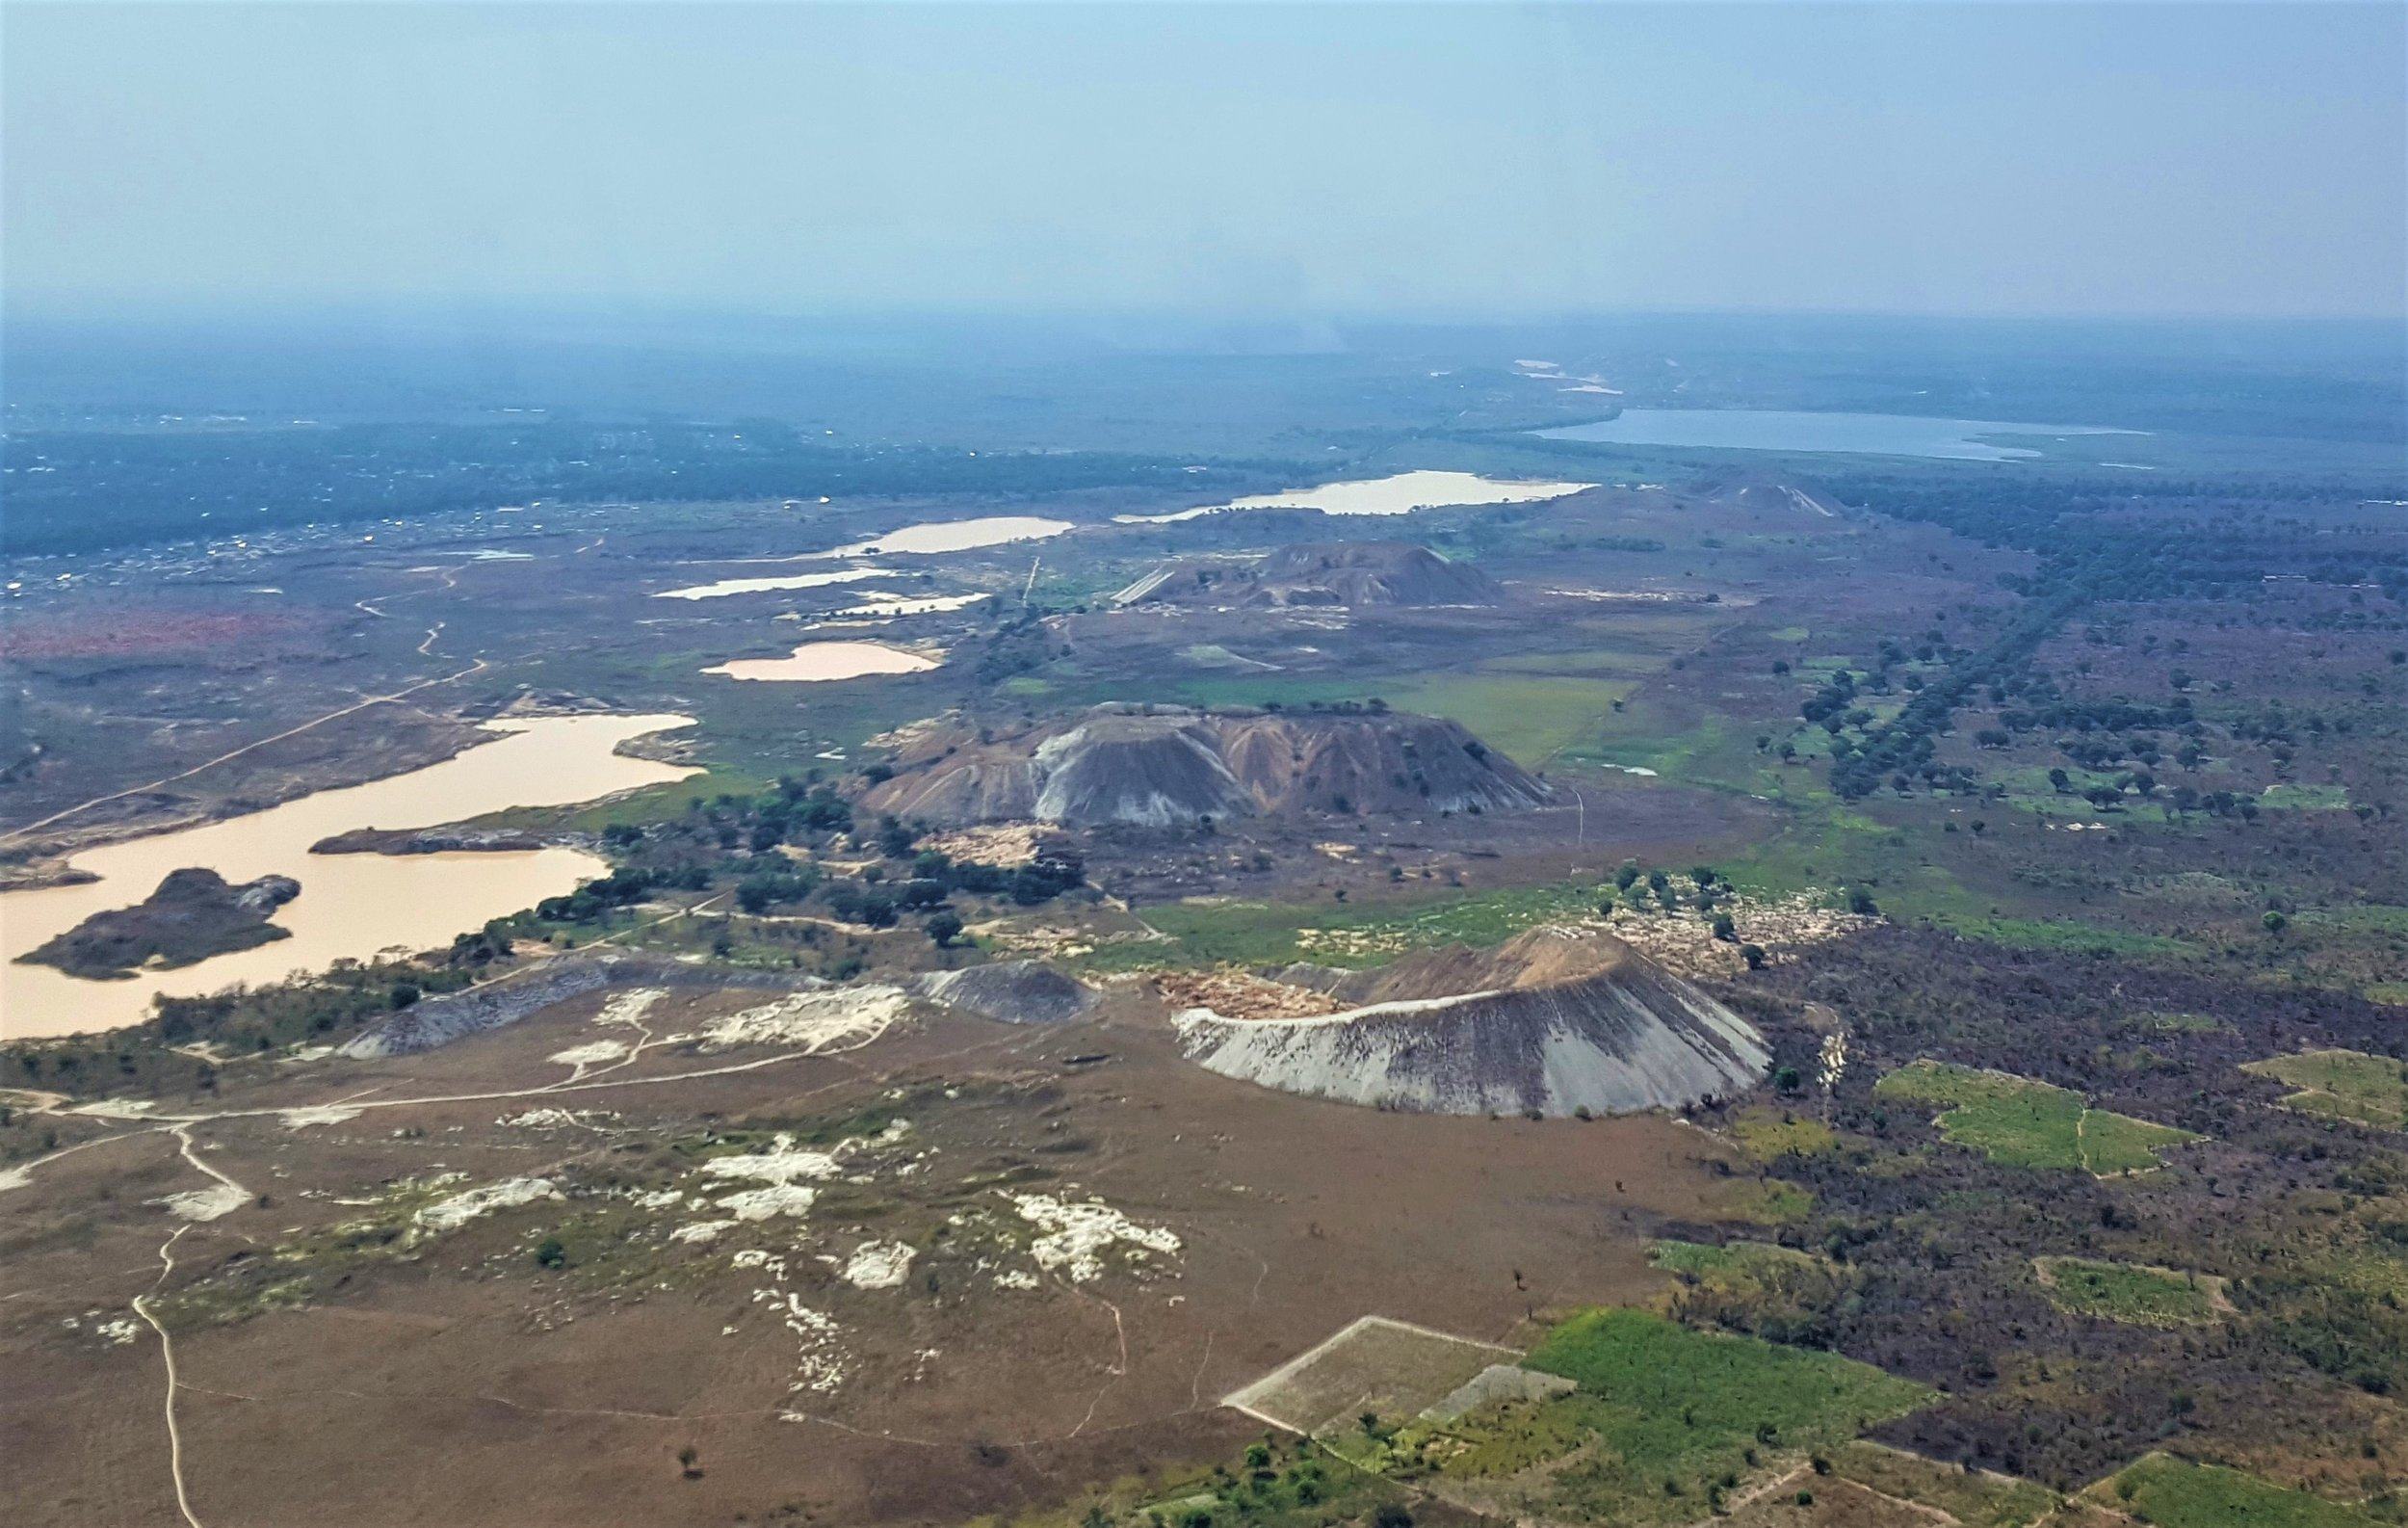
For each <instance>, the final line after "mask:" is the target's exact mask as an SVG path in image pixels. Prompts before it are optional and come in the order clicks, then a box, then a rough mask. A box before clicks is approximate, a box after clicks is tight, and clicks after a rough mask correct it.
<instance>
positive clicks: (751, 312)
mask: <svg viewBox="0 0 2408 1528" xmlns="http://www.w3.org/2000/svg"><path fill="white" fill-rule="evenodd" d="M596 318H606V319H615V320H619V321H622V322H627V323H633V324H672V323H678V322H686V323H694V322H706V323H707V322H721V323H761V322H772V323H777V324H832V325H840V326H849V327H859V328H864V329H875V328H877V327H880V326H928V325H938V324H975V325H993V326H997V327H1007V328H1014V327H1022V326H1034V325H1047V324H1063V323H1075V324H1087V325H1107V326H1140V325H1142V326H1164V325H1170V326H1177V327H1181V328H1186V329H1207V330H1209V329H1263V330H1269V329H1291V330H1304V329H1313V328H1316V327H1319V328H1324V329H1366V328H1373V329H1516V328H1525V327H1529V328H1537V327H1544V326H1548V325H1563V324H1596V323H1613V322H1629V321H1640V320H1663V319H1730V320H1748V319H1757V320H1788V321H1799V320H1814V321H1841V322H1845V321H1856V322H1879V323H1902V324H1998V325H2018V324H2028V325H2058V326H2062V325H2101V326H2108V325H2128V326H2133V327H2146V328H2155V327H2180V326H2197V325H2231V326H2242V327H2259V326H2271V327H2288V326H2296V327H2327V328H2392V329H2399V330H2400V331H2401V334H2402V337H2403V339H2408V308H2403V309H2401V310H2399V311H2384V312H2341V311H2311V310H2302V311H2296V312H2267V311H2223V312H2217V311H2191V310H2177V309H2161V310H2160V309H2151V310H2140V311H2130V310H2117V309H2105V308H2100V309H2091V308H2063V309H2051V310H2047V311H2039V310H2021V309H2017V310H2005V309H1979V308H1938V307H1933V308H1887V307H1842V306H1834V307H1815V306H1779V305H1748V304H1738V305H1694V304H1662V305H1650V304H1630V305H1624V306H1607V305H1600V306H1589V307H1549V308H1535V307H1533V308H1494V309H1483V308H1476V307H1459V308H1457V307H1437V306H1434V305H1433V306H1423V307H1414V308H1385V307H1382V308H1372V307H1363V308H1349V307H1335V308H1331V309H1328V310H1325V311H1301V310H1297V309H1296V308H1292V307H1291V308H1256V309H1245V308H1205V307H1179V306H1172V305H1161V306H1138V305H1122V306H1098V307H1073V306H1034V305H1017V304H993V305H978V304H950V303H928V304H919V305H901V304H892V303H878V304H866V303H865V304H860V305H832V304H829V305H813V306H803V307H790V306H782V305H779V304H776V303H770V302H737V301H729V300H719V301H704V300H699V299H664V298H638V297H625V296H576V297H563V296H561V295H559V294H541V295H524V296H508V297H506V296H495V295H484V296H477V297H442V296H434V295H422V296H379V295H361V296H357V297H345V298H310V299H305V300H300V301H295V302H290V303H259V302H244V301H230V302H229V301H217V300H199V299H168V300H161V299H151V298H134V297H122V298H118V297H107V298H100V297H94V298H76V299H71V300H62V299H53V298H46V297H45V298H32V299H29V298H27V297H24V296H21V295H18V294H13V293H7V292H5V291H0V326H5V327H7V328H10V329H14V328H17V327H19V326H31V327H56V328H80V329H142V328H158V327H169V326H173V327H208V326H212V325H222V324H256V325H262V326H265V325H273V324H278V323H290V322H295V321H324V320H328V319H333V320H339V321H347V322H352V323H372V322H383V323H391V322H394V321H399V320H407V321H413V322H424V321H427V320H438V321H451V323H452V324H453V325H454V326H457V325H458V324H459V323H462V322H470V323H482V324H503V325H507V324H509V323H510V322H511V321H513V320H517V321H559V320H565V319H596Z"/></svg>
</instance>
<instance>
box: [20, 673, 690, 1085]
mask: <svg viewBox="0 0 2408 1528" xmlns="http://www.w3.org/2000/svg"><path fill="white" fill-rule="evenodd" d="M693 724H694V722H693V718H691V717H683V716H667V715H663V716H555V717H531V718H524V719H518V720H513V721H508V722H495V723H492V724H489V727H488V730H490V731H491V732H492V733H493V734H494V740H493V741H492V742H489V743H484V744H481V745H479V746H477V747H475V748H471V749H469V750H467V751H464V752H460V753H456V754H454V755H453V756H452V757H450V758H448V759H445V760H443V761H442V762H441V763H439V764H430V765H428V766H427V767H426V768H425V769H420V770H411V771H409V772H408V773H407V774H404V775H394V776H388V777H385V778H383V779H380V780H371V781H369V782H368V783H367V784H365V785H353V786H349V787H346V788H344V789H341V790H330V791H320V792H318V793H317V794H315V795H312V796H303V797H300V798H298V799H296V800H294V801H289V802H286V803H284V804H282V805H280V806H272V807H269V808H268V809H267V810H265V811H258V812H250V813H248V814H246V815H244V816H241V817H229V818H226V819H224V820H223V821H221V822H214V823H203V824H201V825H199V826H198V827H194V828H183V829H178V830H175V831H173V832H165V833H152V834H150V835H148V836H147V837H143V838H130V839H127V840H126V841H125V842H123V843H117V844H109V845H106V846H105V847H102V848H99V849H93V850H89V851H87V852H85V853H83V854H80V855H76V856H73V857H72V858H71V859H70V860H69V861H68V862H69V863H70V864H72V865H73V866H74V867H75V868H76V869H78V870H88V871H91V872H92V874H94V875H96V876H98V877H100V879H99V880H98V881H96V882H87V883H83V884H80V885H72V886H44V887H40V888H39V889H36V890H31V891H12V892H9V893H7V894H5V895H0V962H5V963H0V1037H5V1038H7V1039H11V1040H21V1039H26V1038H29V1037H33V1036H39V1035H72V1034H80V1033H83V1032H85V1031H89V1030H101V1029H117V1028H119V1027H121V1026H123V1025H126V1024H132V1023H136V1022H139V1021H140V1020H141V1019H142V1018H143V1017H144V1015H145V1014H148V1013H149V1012H150V999H151V997H152V995H153V994H155V993H162V992H164V993H167V994H169V995H171V996H178V997H189V996H193V995H196V994H198V993H202V992H214V991H216V990H218V989H219V988H222V987H228V986H231V985H232V984H234V983H236V982H248V983H252V984H259V983H266V982H275V981H281V980H282V979H284V978H285V977H287V976H291V975H293V974H294V973H296V972H299V971H317V970H324V969H325V968H326V967H327V966H328V965H330V964H332V963H333V962H336V961H338V960H345V959H352V960H366V959H368V958H369V957H371V956H374V955H376V954H377V953H378V952H379V951H380V950H385V949H394V948H398V949H404V950H425V949H432V948H434V947H436V946H438V945H445V944H449V943H450V942H451V941H452V938H453V936H454V935H458V934H462V933H465V932H467V931H468V930H471V929H475V928H480V927H482V926H483V925H484V923H485V922H486V920H488V919H491V918H499V917H505V916H507V915H509V914H510V913H513V912H518V911H522V910H524V909H527V908H531V907H533V906H535V905H536V904H537V903H538V902H540V901H542V900H543V899H544V898H546V897H557V896H560V895H562V894H563V893H564V892H568V891H574V890H575V889H576V888H577V885H578V883H580V882H582V881H586V880H588V879H589V878H591V877H593V876H598V875H601V874H602V873H603V872H604V871H606V870H607V869H609V868H610V867H609V866H608V865H606V864H605V863H603V861H602V860H601V859H599V858H597V857H596V856H592V855H589V854H586V853H584V852H583V851H580V850H575V849H558V848H552V849H537V850H525V851H494V852H487V851H482V850H481V851H475V852H469V853H460V854H439V855H378V854H350V855H313V854H311V853H310V852H309V846H310V845H312V844H314V843H316V842H318V841H319V840H320V839H322V838H328V837H331V836H333V835H334V834H336V833H342V832H349V831H351V830H353V829H357V828H385V829H411V828H433V827H436V826H439V825H440V824H443V823H453V822H459V821H461V820H463V819H465V818H470V817H478V816H482V815H484V813H486V812H496V811H501V810H504V809H506V808H508V807H512V806H565V805H569V804H574V803H578V802H589V801H592V800H594V799H596V798H598V797H603V796H610V795H614V794H615V793H617V792H619V791H624V790H633V789H636V788H638V787H641V786H645V785H660V784H666V783H667V782H668V781H671V780H679V779H684V778H685V777H687V776H689V775H693V774H696V773H698V772H697V771H695V770H694V769H690V768H688V767H686V766H684V765H678V764H660V763H655V762H653V761H652V760H649V759H640V758H630V757H628V756H627V755H626V754H623V753H620V752H618V751H616V750H617V748H618V746H619V745H620V744H621V743H624V742H626V741H627V740H628V739H630V738H637V737H641V736H643V735H645V734H646V733H650V732H662V731H667V730H668V729H670V728H673V727H681V726H691V725H693ZM188 865H199V866H205V867H207V868H208V869H211V870H215V871H216V872H218V874H220V875H222V876H223V877H224V878H225V879H226V880H228V881H230V882H235V883H242V882H246V881H251V880H255V879H257V878H258V877H260V876H266V875H280V876H291V877H292V878H293V879H294V880H296V881H298V882H300V883H301V895H300V896H299V897H297V898H295V899H294V900H293V901H291V902H288V903H286V904H285V905H284V906H283V907H282V908H279V909H276V913H275V923H276V924H277V925H278V926H279V927H281V928H284V929H288V930H290V931H291V932H292V937H291V938H288V939H278V940H276V941H275V942H274V943H272V944H263V945H259V946H257V947H256V948H253V949H249V950H237V951H234V952H232V953H230V954H226V955H219V956H213V957H211V958H210V959H208V960H205V961H201V962H197V963H196V964H193V965H187V966H182V967H179V968H178V969H175V970H172V971H143V972H139V973H137V974H136V975H134V976H132V977H129V978H127V979H125V980H123V981H114V982H104V981H88V980H85V979H83V978H80V977H73V976H68V975H66V974H65V972H62V971H57V970H53V969H51V968H50V967H49V966H46V965H20V964H18V963H16V958H17V957H18V956H20V955H22V954H24V953H25V952H26V951H28V950H32V949H35V948H38V947H39V946H40V945H42V944H44V943H47V942H48V941H49V940H50V939H51V938H52V937H53V936H55V935H61V934H64V933H65V932H66V931H67V930H69V929H72V928H74V927H75V926H76V925H77V924H79V923H81V922H83V921H84V920H85V919H86V918H89V917H91V916H92V914H93V913H95V912H105V911H107V910H108V909H112V908H124V907H131V906H133V905H134V904H135V903H138V902H141V901H142V900H143V899H144V898H145V897H147V896H149V895H150V893H151V892H152V891H153V890H155V889H156V888H157V887H158V884H159V883H160V881H161V880H163V879H164V878H165V877H166V876H167V874H168V872H170V871H171V870H180V869H183V868H184V867H186V866H188Z"/></svg>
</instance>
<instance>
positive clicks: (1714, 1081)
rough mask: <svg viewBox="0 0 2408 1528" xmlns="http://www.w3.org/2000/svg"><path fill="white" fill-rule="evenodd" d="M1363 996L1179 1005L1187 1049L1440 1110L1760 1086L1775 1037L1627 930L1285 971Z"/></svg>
mask: <svg viewBox="0 0 2408 1528" xmlns="http://www.w3.org/2000/svg"><path fill="white" fill-rule="evenodd" d="M1289 975H1290V978H1291V980H1292V981H1294V982H1295V983H1296V985H1299V986H1308V987H1313V988H1319V989H1321V990H1322V991H1325V992H1328V993H1329V994H1330V995H1331V996H1333V997H1336V998H1338V999H1339V1000H1341V1001H1346V1002H1349V1003H1352V1004H1354V1005H1356V1006H1353V1007H1350V1008H1348V1009H1347V1010H1345V1011H1344V1012H1340V1013H1336V1014H1327V1015H1324V1016H1318V1017H1309V1018H1269V1019H1244V1018H1230V1017H1225V1016H1223V1015H1222V1014H1217V1013H1215V1012H1214V1011H1213V1010H1211V1009H1208V1008H1196V1009H1190V1010H1188V1011H1187V1012H1185V1013H1183V1014H1179V1015H1178V1016H1177V1018H1176V1019H1175V1020H1174V1022H1175V1023H1176V1025H1177V1027H1178V1033H1179V1041H1180V1046H1181V1048H1182V1050H1184V1051H1185V1053H1186V1054H1187V1056H1188V1058H1189V1059H1190V1060H1191V1061H1193V1062H1196V1063H1197V1064H1198V1065H1200V1066H1202V1067H1205V1068H1206V1069H1207V1070H1210V1071H1217V1072H1218V1073H1220V1074H1221V1075H1222V1076H1224V1077H1235V1078H1239V1079H1241V1080H1243V1081H1246V1082H1254V1083H1260V1084H1261V1085H1263V1086H1264V1087H1267V1088H1276V1089H1279V1090H1280V1091H1282V1092H1285V1093H1305V1094H1309V1095H1311V1096H1315V1097H1321V1098H1334V1099H1338V1100H1340V1101H1342V1102H1346V1103H1357V1104H1371V1105H1374V1106H1377V1107H1380V1108H1389V1109H1405V1110H1413V1111H1417V1112H1421V1113H1430V1114H1508V1113H1510V1114H1519V1113H1527V1112H1529V1111H1531V1110H1536V1111H1537V1112H1538V1113H1540V1114H1542V1115H1549V1116H1562V1115H1570V1114H1576V1113H1579V1112H1581V1111H1584V1110H1585V1111H1587V1112H1588V1113H1590V1114H1635V1113H1638V1112H1640V1111H1644V1110H1649V1109H1677V1108H1680V1107H1682V1106H1683V1105H1686V1104H1691V1103H1695V1102H1697V1101H1699V1100H1700V1099H1703V1098H1707V1097H1713V1096H1727V1095H1728V1094H1730V1093H1735V1092H1737V1091H1739V1090H1741V1089H1745V1088H1748V1087H1751V1086H1753V1085H1754V1084H1755V1082H1756V1081H1757V1080H1758V1079H1759V1078H1760V1077H1762V1076H1763V1075H1764V1073H1765V1069H1766V1067H1767V1066H1769V1065H1770V1062H1771V1053H1770V1052H1769V1051H1768V1050H1767V1047H1766V1045H1765V1042H1764V1038H1763V1037H1762V1036H1760V1035H1759V1034H1757V1033H1756V1031H1755V1030H1754V1029H1753V1028H1751V1027H1750V1026H1749V1025H1748V1024H1747V1023H1746V1022H1745V1021H1744V1020H1742V1019H1741V1018H1740V1017H1739V1015H1738V1014H1733V1013H1732V1012H1731V1011H1730V1010H1729V1009H1727V1008H1725V1007H1723V1006H1722V1005H1721V1004H1720V1003H1717V1002H1715V1001H1714V999H1713V998H1711V997H1709V996H1707V995H1706V994H1705V993H1704V992H1703V991H1700V990H1699V989H1698V988H1695V987H1692V986H1690V985H1689V984H1688V982H1685V981H1683V980H1682V979H1680V978H1679V977H1676V976H1673V975H1671V974H1670V973H1668V972H1666V971H1664V970H1662V968H1661V967H1658V966H1656V965H1655V964H1653V963H1651V962H1648V961H1647V960H1645V959H1644V958H1643V957H1640V956H1639V955H1637V954H1636V953H1635V952H1633V951H1632V950H1630V949H1629V947H1627V946H1625V945H1623V944H1622V943H1620V942H1619V941H1618V940H1615V939H1612V938H1610V937H1608V936H1605V935H1593V934H1588V935H1584V934H1578V933H1573V932H1569V931H1562V930H1553V929H1540V930H1533V931H1532V932H1531V933H1529V934H1526V935H1522V936H1521V937H1519V938H1517V939H1515V940H1513V941H1512V942H1511V943H1509V944H1506V945H1505V946H1504V947H1503V948H1501V949H1498V950H1494V951H1472V950H1466V949H1462V948H1459V947H1457V948H1453V949H1447V950H1437V951H1431V952H1428V953H1426V954H1422V955H1415V956H1408V957H1406V958H1405V959H1403V960H1401V961H1399V962H1396V963H1395V964H1393V965H1390V966H1387V967H1384V968H1382V969H1380V970H1377V971H1368V972H1357V973H1344V972H1330V971H1321V972H1315V971H1310V970H1306V971H1299V972H1291V973H1289Z"/></svg>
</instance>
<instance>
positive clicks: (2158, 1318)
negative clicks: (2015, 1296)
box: [2034, 1257, 2223, 1327]
mask: <svg viewBox="0 0 2408 1528" xmlns="http://www.w3.org/2000/svg"><path fill="white" fill-rule="evenodd" d="M2034 1266H2035V1267H2036V1268H2037V1270H2038V1272H2039V1275H2040V1286H2041V1287H2042V1288H2043V1289H2045V1290H2047V1291H2048V1294H2049V1301H2050V1303H2051V1304H2054V1305H2055V1306H2056V1307H2057V1308H2058V1309H2059V1310H2066V1311H2071V1312H2073V1313H2074V1314H2075V1315H2079V1316H2096V1317H2098V1318H2099V1319H2101V1320H2103V1321H2127V1322H2133V1323H2135V1324H2137V1325H2140V1326H2147V1327H2181V1326H2199V1325H2204V1324H2206V1323H2208V1322H2212V1321H2214V1320H2216V1319H2217V1317H2218V1316H2219V1315H2220V1314H2221V1307H2220V1305H2219V1303H2218V1296H2219V1293H2220V1291H2221V1290H2222V1287H2223V1281H2222V1280H2221V1279H2217V1278H2202V1277H2200V1276H2199V1275H2196V1274H2182V1273H2177V1272H2175V1271H2173V1270H2172V1269H2166V1268H2143V1267H2140V1266H2138V1265H2135V1264H2132V1263H2108V1262H2100V1261H2098V1260H2097V1259H2095V1258H2089V1257H2043V1258H2039V1259H2037V1260H2036V1262H2035V1264H2034Z"/></svg>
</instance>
